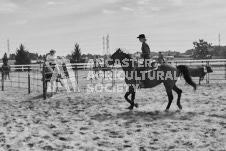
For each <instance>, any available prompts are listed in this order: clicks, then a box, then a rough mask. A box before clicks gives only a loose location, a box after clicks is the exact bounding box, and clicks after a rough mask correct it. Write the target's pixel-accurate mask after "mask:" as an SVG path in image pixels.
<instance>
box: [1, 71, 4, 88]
mask: <svg viewBox="0 0 226 151" xmlns="http://www.w3.org/2000/svg"><path fill="white" fill-rule="evenodd" d="M1 74H2V91H4V73H3V71H2V73H1Z"/></svg>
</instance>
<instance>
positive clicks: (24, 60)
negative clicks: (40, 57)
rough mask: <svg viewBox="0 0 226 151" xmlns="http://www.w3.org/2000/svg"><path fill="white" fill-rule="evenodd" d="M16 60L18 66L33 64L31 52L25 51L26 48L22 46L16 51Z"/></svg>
mask: <svg viewBox="0 0 226 151" xmlns="http://www.w3.org/2000/svg"><path fill="white" fill-rule="evenodd" d="M15 60H16V62H15V64H16V65H21V64H30V63H31V59H30V56H29V52H28V51H27V50H25V47H24V46H23V45H22V44H21V45H20V47H19V48H18V49H17V51H16V56H15Z"/></svg>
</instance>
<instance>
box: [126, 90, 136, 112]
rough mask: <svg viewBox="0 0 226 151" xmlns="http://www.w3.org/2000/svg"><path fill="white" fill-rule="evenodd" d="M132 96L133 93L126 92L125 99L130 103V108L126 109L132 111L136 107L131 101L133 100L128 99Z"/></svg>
mask: <svg viewBox="0 0 226 151" xmlns="http://www.w3.org/2000/svg"><path fill="white" fill-rule="evenodd" d="M130 94H131V92H126V94H125V95H124V98H125V99H126V101H127V102H129V104H130V106H129V107H128V108H126V109H130V110H132V109H133V107H134V102H133V101H131V100H130V99H129V98H128V96H129V95H130Z"/></svg>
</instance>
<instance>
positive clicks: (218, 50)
mask: <svg viewBox="0 0 226 151" xmlns="http://www.w3.org/2000/svg"><path fill="white" fill-rule="evenodd" d="M193 46H194V48H193V49H189V50H187V51H186V52H185V53H183V55H188V56H190V57H192V58H193V59H211V58H212V56H221V58H226V46H212V44H211V43H208V42H207V41H205V40H203V39H199V40H198V41H194V42H193ZM45 57H46V55H39V54H38V53H31V52H29V50H28V49H26V48H25V46H24V45H23V44H21V45H20V46H19V48H17V49H16V53H15V54H10V55H9V59H15V64H16V65H21V64H30V63H31V60H44V59H45ZM100 57H105V56H103V55H94V54H82V52H81V48H80V46H79V44H78V43H76V44H75V45H74V49H73V51H72V52H71V54H68V55H67V56H66V58H67V59H69V60H70V62H71V63H84V62H86V61H87V59H90V58H100ZM2 59H3V62H4V61H6V60H8V58H7V54H6V53H5V54H4V56H3V58H2Z"/></svg>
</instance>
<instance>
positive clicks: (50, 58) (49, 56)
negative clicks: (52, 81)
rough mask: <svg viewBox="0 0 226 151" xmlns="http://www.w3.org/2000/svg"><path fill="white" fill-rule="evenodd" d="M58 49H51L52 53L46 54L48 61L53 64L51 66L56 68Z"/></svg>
mask: <svg viewBox="0 0 226 151" xmlns="http://www.w3.org/2000/svg"><path fill="white" fill-rule="evenodd" d="M56 60H57V57H56V51H55V50H50V53H49V54H47V56H46V62H48V63H49V66H51V68H52V69H53V70H54V68H55V65H56Z"/></svg>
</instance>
